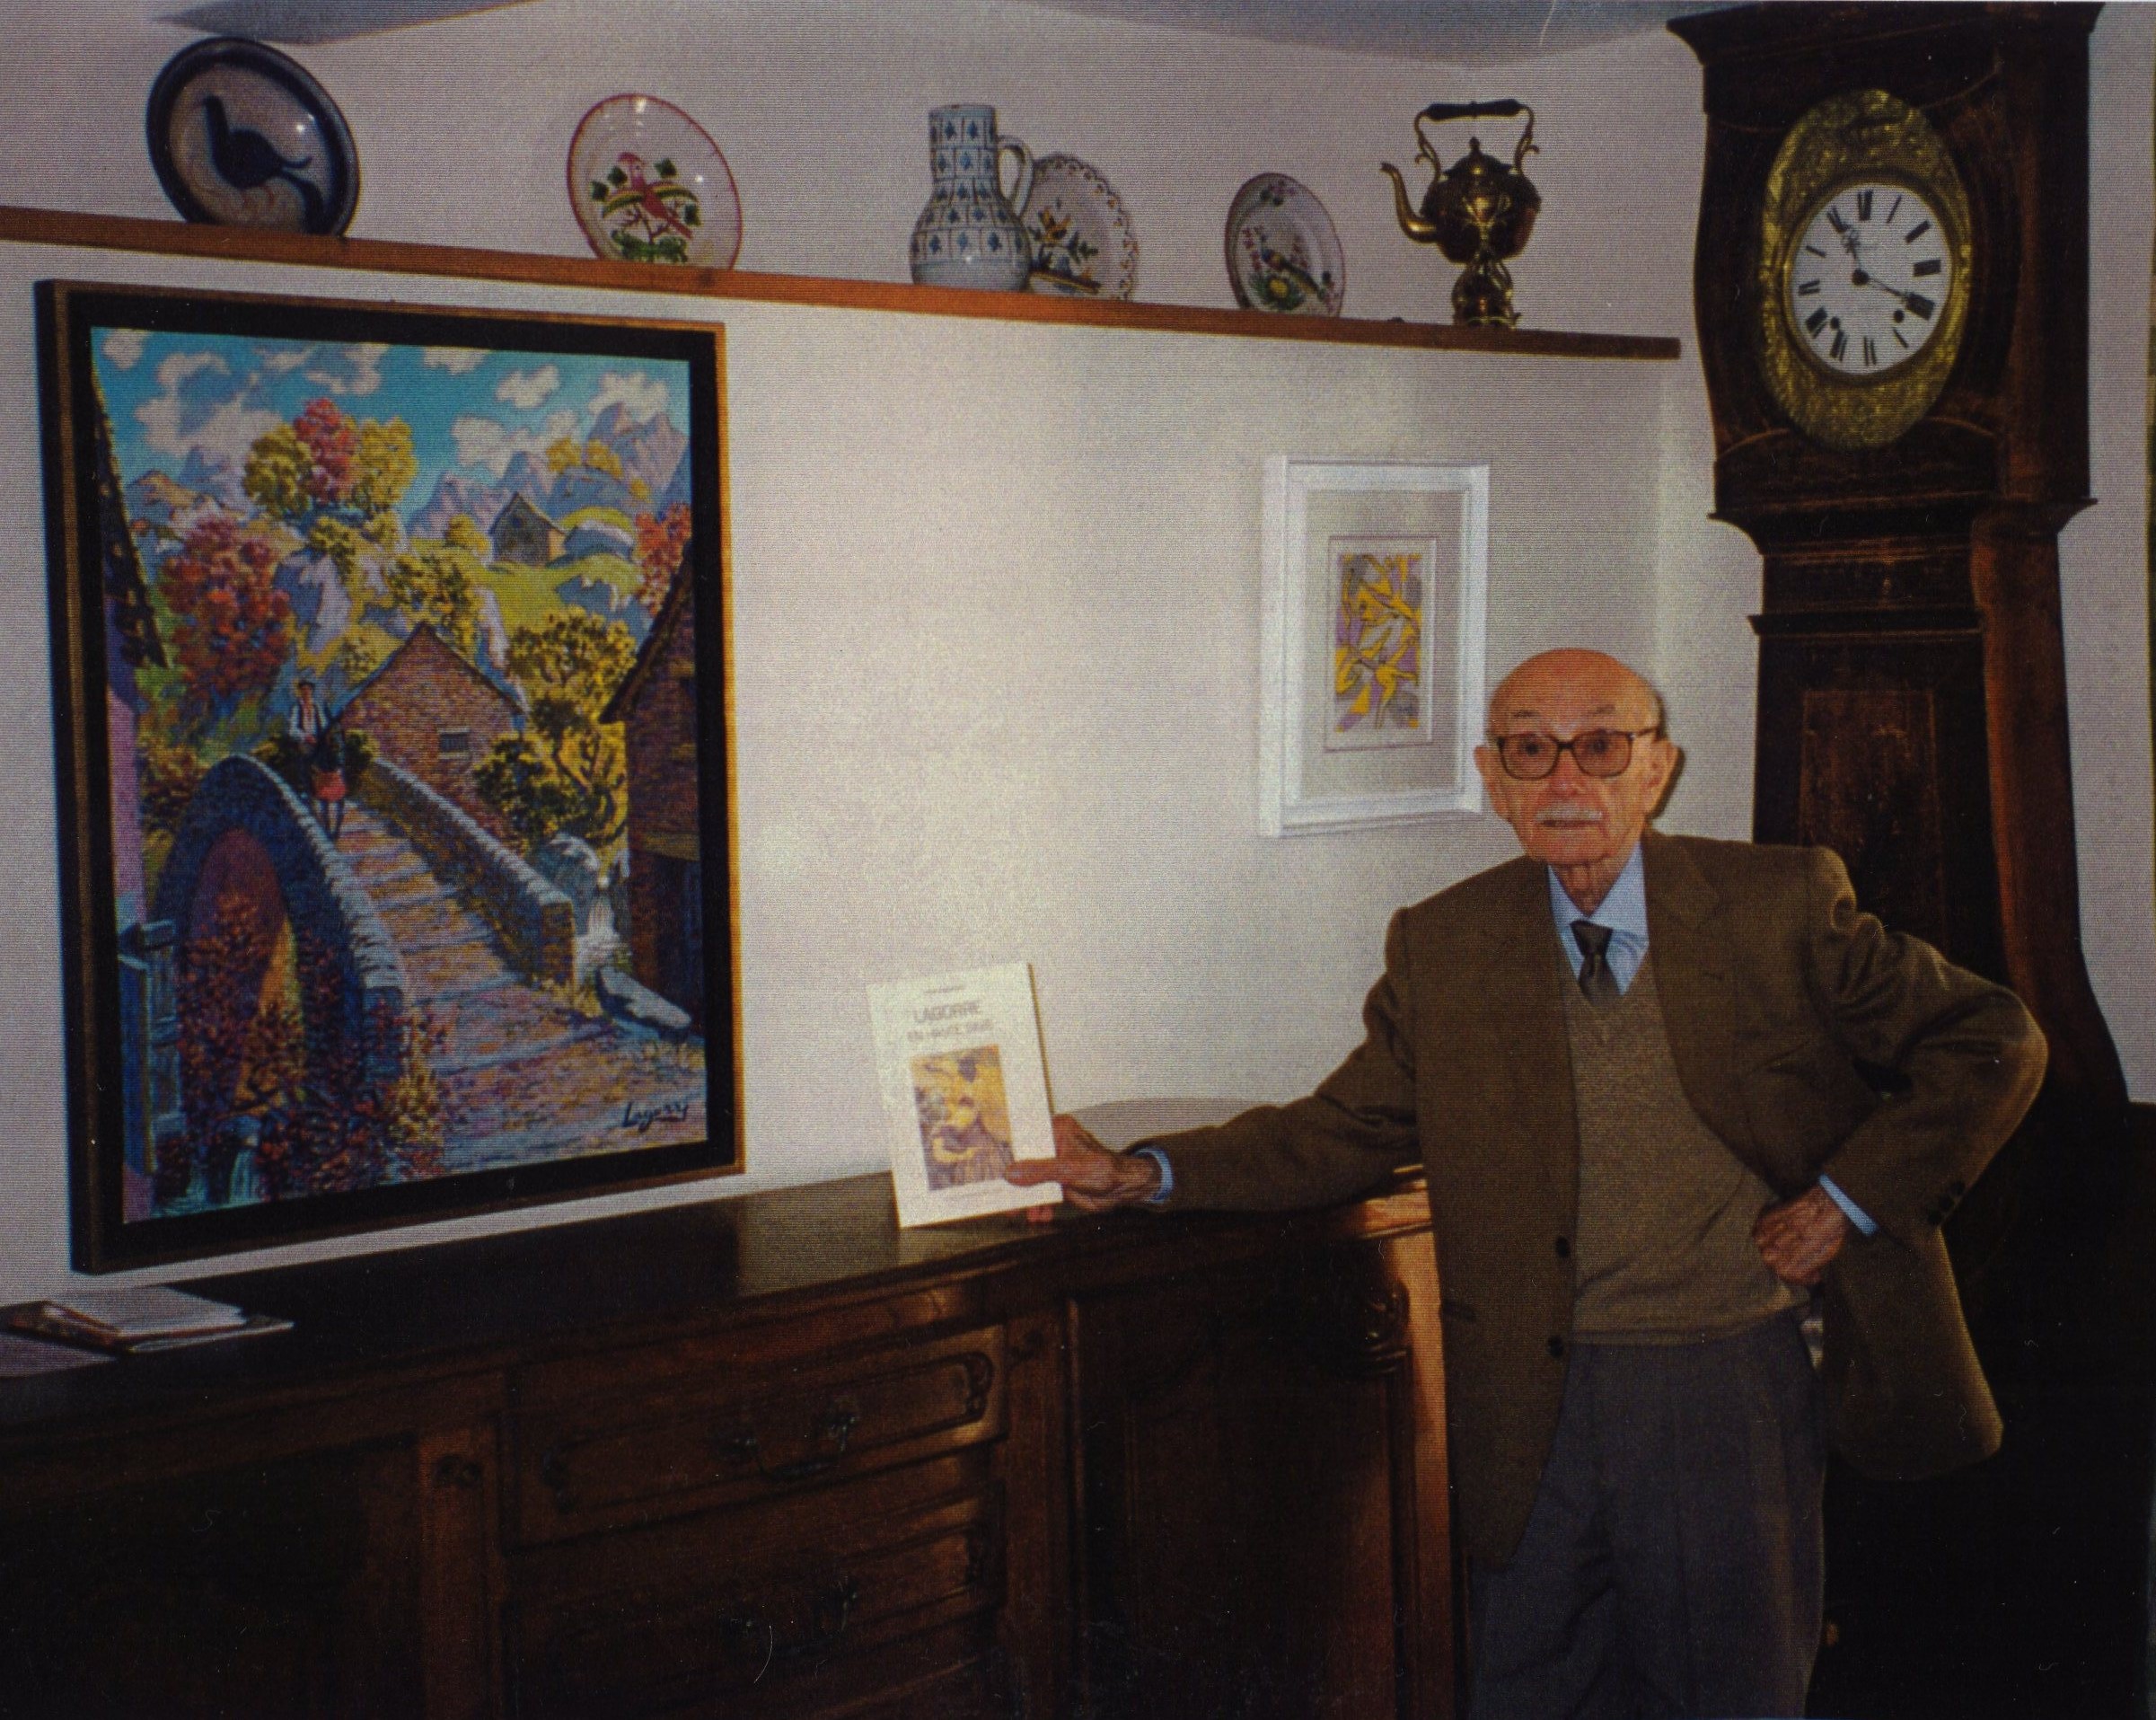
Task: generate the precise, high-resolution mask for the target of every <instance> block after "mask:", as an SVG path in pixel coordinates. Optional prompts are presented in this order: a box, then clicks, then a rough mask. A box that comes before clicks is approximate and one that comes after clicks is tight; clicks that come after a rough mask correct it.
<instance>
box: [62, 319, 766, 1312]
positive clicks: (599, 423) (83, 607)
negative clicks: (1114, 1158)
mask: <svg viewBox="0 0 2156 1720" xmlns="http://www.w3.org/2000/svg"><path fill="white" fill-rule="evenodd" d="M37 310H38V331H39V357H40V406H41V412H42V422H43V432H44V461H45V482H46V516H47V540H48V563H49V570H50V593H51V625H52V650H53V684H54V724H55V731H56V732H55V743H56V744H55V758H56V764H57V787H58V799H59V830H60V869H61V904H62V915H63V927H62V932H63V944H64V961H63V978H64V985H65V989H66V1031H67V1065H68V1066H67V1072H66V1087H67V1107H68V1118H69V1141H68V1149H67V1150H68V1153H69V1170H70V1175H69V1190H70V1204H71V1209H72V1228H73V1243H74V1257H75V1264H76V1266H78V1267H80V1268H81V1269H83V1270H86V1271H92V1272H98V1271H107V1270H111V1269H115V1268H119V1267H125V1266H139V1265H146V1264H151V1263H154V1262H163V1261H172V1260H179V1259H186V1258H190V1257H198V1256H207V1255H212V1254H218V1253H224V1252H229V1251H231V1250H234V1249H240V1248H260V1247H268V1246H272V1245H277V1244H283V1243H290V1242H295V1241H299V1240H303V1239H309V1238H313V1237H319V1236H324V1235H330V1234H336V1233H345V1232H350V1231H355V1230H365V1229H368V1228H373V1227H377V1226H383V1225H390V1224H397V1223H408V1222H418V1221H422V1220H433V1219H441V1218H445V1217H450V1216H454V1215H457V1214H462V1213H476V1212H481V1211H488V1210H493V1209H498V1208H502V1207H506V1206H513V1205H521V1204H528V1203H533V1202H540V1201H550V1200H561V1199H568V1198H572V1197H578V1196H588V1195H598V1194H603V1193H606V1192H610V1191H613V1190H619V1189H626V1188H631V1187H641V1186H650V1185H654V1184H658V1183H668V1182H674V1181H679V1180H682V1179H686V1178H701V1177H709V1176H714V1175H718V1174H723V1173H727V1172H735V1171H739V1170H740V1169H742V1168H743V1160H744V1147H743V1142H742V1139H741V1104H740V1050H739V1017H740V1010H739V1006H738V990H737V984H736V975H737V973H738V967H739V958H738V929H737V924H736V918H735V912H734V908H735V900H736V887H735V882H736V867H735V844H734V841H733V828H732V798H733V796H732V783H733V769H732V746H731V734H730V730H729V725H728V722H727V719H726V713H727V711H728V709H729V697H728V689H729V686H730V665H729V662H728V659H727V652H728V640H729V638H730V625H729V608H728V602H729V599H728V591H729V587H728V579H727V573H726V500H725V483H726V447H725V415H724V377H725V354H724V331H722V330H720V329H718V328H717V327H713V326H706V327H700V326H696V325H693V324H687V323H678V322H634V321H612V320H601V319H595V318H584V317H571V316H560V315H552V314H536V313H525V312H521V311H516V312H512V311H505V310H491V309H478V310H468V309H450V308H408V307H387V306H383V305H379V304H354V303H345V302H339V301H332V300H318V299H303V298H293V297H270V296H262V295H239V294H225V293H208V292H192V291H189V292H174V291H167V290H163V289H159V288H152V287H107V286H100V285H91V284H84V283H72V282H64V281H43V282H40V283H39V286H38V303H37ZM712 862H716V863H712Z"/></svg>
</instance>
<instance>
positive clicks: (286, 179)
mask: <svg viewBox="0 0 2156 1720" xmlns="http://www.w3.org/2000/svg"><path fill="white" fill-rule="evenodd" d="M147 120H148V128H149V139H150V162H151V164H152V165H153V166H154V167H155V168H156V170H157V181H158V183H159V184H161V185H163V187H164V194H165V195H166V196H167V197H169V198H172V207H174V208H176V209H178V210H179V211H180V214H181V215H183V216H186V217H187V218H188V219H189V221H205V222H209V223H212V224H214V225H219V226H228V227H275V228H279V229H281V230H283V231H285V232H287V233H342V232H343V231H344V230H345V229H346V228H347V227H348V226H349V225H351V221H352V211H353V210H354V209H355V208H356V207H357V206H358V203H359V154H358V152H357V151H356V149H355V148H354V147H353V146H352V134H351V131H350V129H349V128H348V127H347V126H346V125H345V119H344V115H343V114H341V113H339V111H338V110H337V103H336V102H334V101H330V93H329V92H328V91H326V90H325V89H323V88H322V86H321V84H317V83H316V82H315V81H314V79H313V78H312V76H310V75H308V73H307V71H306V69H305V68H304V66H301V65H299V63H298V62H297V61H295V60H293V59H290V58H288V57H286V56H285V55H283V54H280V53H278V52H277V50H276V49H273V48H265V47H264V46H262V44H261V43H260V42H254V41H248V40H245V39H244V38H242V37H238V36H219V37H216V38H213V39H212V40H208V41H200V42H196V43H194V44H192V45H191V46H189V47H187V48H183V49H180V52H179V53H177V54H175V55H173V56H172V58H171V59H169V60H167V61H166V62H165V66H164V69H163V71H161V72H160V73H158V75H157V82H156V83H155V84H153V85H151V87H150V106H149V112H148V115H147Z"/></svg>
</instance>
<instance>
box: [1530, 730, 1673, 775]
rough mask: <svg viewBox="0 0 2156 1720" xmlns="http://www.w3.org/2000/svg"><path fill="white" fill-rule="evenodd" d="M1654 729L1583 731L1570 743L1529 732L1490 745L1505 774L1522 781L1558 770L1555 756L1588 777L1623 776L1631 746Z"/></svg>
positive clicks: (1652, 732) (1629, 758)
mask: <svg viewBox="0 0 2156 1720" xmlns="http://www.w3.org/2000/svg"><path fill="white" fill-rule="evenodd" d="M1661 732H1662V731H1661V729H1660V728H1659V727H1657V728H1585V729H1582V730H1580V733H1579V734H1577V735H1575V736H1573V737H1572V738H1571V740H1569V741H1561V740H1559V739H1558V738H1557V737H1555V736H1553V735H1538V734H1536V733H1535V732H1534V731H1533V730H1532V729H1530V730H1528V731H1527V732H1526V733H1524V734H1518V735H1492V736H1491V737H1490V744H1491V745H1492V746H1494V747H1496V748H1497V755H1498V757H1499V759H1500V760H1501V761H1502V762H1503V763H1504V767H1505V774H1506V775H1507V776H1509V777H1514V778H1516V779H1518V781H1522V782H1539V781H1542V780H1543V778H1544V777H1545V776H1547V775H1549V774H1550V772H1553V771H1554V770H1555V769H1556V768H1557V759H1558V755H1559V754H1562V753H1570V754H1571V755H1572V762H1573V763H1576V764H1577V765H1579V767H1580V771H1581V772H1583V773H1584V774H1586V775H1588V776H1597V777H1611V776H1623V775H1624V769H1625V766H1627V765H1628V764H1630V763H1632V742H1634V741H1635V740H1637V739H1639V738H1640V737H1641V736H1642V735H1650V736H1652V735H1659V734H1660V733H1661Z"/></svg>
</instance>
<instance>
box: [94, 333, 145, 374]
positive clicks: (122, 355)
mask: <svg viewBox="0 0 2156 1720" xmlns="http://www.w3.org/2000/svg"><path fill="white" fill-rule="evenodd" d="M149 339H150V336H149V332H148V331H147V330H144V329H113V330H111V331H109V332H108V333H107V334H106V336H105V344H104V354H105V359H106V362H107V363H109V364H110V366H112V368H113V369H115V370H132V369H134V368H135V366H136V365H137V364H138V363H140V362H141V359H142V349H143V348H144V346H145V345H146V344H147V343H148V341H149Z"/></svg>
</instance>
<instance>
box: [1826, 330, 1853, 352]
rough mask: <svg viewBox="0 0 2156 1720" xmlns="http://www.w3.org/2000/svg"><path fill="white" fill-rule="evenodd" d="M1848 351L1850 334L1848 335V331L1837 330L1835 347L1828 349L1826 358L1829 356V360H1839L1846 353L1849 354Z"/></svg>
mask: <svg viewBox="0 0 2156 1720" xmlns="http://www.w3.org/2000/svg"><path fill="white" fill-rule="evenodd" d="M1848 350H1849V334H1848V331H1846V330H1843V329H1836V330H1835V343H1834V345H1833V346H1831V347H1829V348H1827V349H1826V356H1827V357H1829V358H1834V359H1839V358H1840V357H1841V356H1842V355H1843V354H1844V353H1845V352H1847V351H1848Z"/></svg>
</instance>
